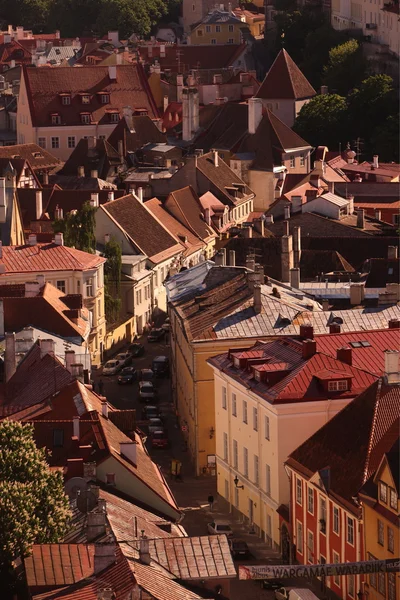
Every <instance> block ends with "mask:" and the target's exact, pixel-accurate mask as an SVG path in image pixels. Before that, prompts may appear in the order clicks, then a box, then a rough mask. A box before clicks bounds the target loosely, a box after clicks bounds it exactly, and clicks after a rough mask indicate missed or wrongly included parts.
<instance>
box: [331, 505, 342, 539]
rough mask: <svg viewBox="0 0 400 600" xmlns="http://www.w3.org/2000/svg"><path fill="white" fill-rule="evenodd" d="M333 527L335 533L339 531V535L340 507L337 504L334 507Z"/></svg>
mask: <svg viewBox="0 0 400 600" xmlns="http://www.w3.org/2000/svg"><path fill="white" fill-rule="evenodd" d="M332 528H333V531H334V533H337V534H338V535H339V531H340V521H339V509H338V508H337V506H334V507H333V524H332Z"/></svg>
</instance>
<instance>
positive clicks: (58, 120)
mask: <svg viewBox="0 0 400 600" xmlns="http://www.w3.org/2000/svg"><path fill="white" fill-rule="evenodd" d="M51 124H52V125H61V117H60V115H51Z"/></svg>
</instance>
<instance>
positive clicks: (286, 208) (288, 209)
mask: <svg viewBox="0 0 400 600" xmlns="http://www.w3.org/2000/svg"><path fill="white" fill-rule="evenodd" d="M285 219H286V220H288V219H290V206H285Z"/></svg>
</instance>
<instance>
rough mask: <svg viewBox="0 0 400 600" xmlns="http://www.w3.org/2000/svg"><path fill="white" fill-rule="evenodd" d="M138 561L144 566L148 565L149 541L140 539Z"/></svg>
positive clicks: (143, 538)
mask: <svg viewBox="0 0 400 600" xmlns="http://www.w3.org/2000/svg"><path fill="white" fill-rule="evenodd" d="M139 560H140V562H141V563H143V564H144V565H149V564H150V562H151V558H150V550H149V540H148V539H147V538H145V537H141V538H140V546H139Z"/></svg>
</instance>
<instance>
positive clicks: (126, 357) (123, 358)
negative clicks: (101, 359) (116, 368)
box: [115, 352, 132, 367]
mask: <svg viewBox="0 0 400 600" xmlns="http://www.w3.org/2000/svg"><path fill="white" fill-rule="evenodd" d="M115 360H119V362H120V363H121V364H122V366H123V367H128V366H129V365H130V364H131V363H132V354H130V353H129V352H121V353H120V354H117V356H116V357H115Z"/></svg>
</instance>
